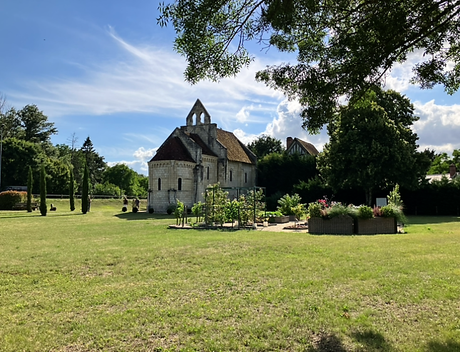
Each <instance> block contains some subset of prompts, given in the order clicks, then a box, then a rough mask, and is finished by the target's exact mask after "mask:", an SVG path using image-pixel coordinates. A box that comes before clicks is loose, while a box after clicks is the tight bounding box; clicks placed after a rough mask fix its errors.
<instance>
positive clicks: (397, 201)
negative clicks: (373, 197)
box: [388, 184, 404, 209]
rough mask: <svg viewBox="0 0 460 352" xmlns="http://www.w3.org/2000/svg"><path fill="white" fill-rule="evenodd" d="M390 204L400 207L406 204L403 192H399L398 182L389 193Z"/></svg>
mask: <svg viewBox="0 0 460 352" xmlns="http://www.w3.org/2000/svg"><path fill="white" fill-rule="evenodd" d="M388 205H392V206H395V207H398V208H401V209H402V208H403V206H404V204H403V201H402V199H401V194H400V193H399V185H398V184H396V186H395V187H394V188H393V190H392V191H391V192H390V194H389V195H388Z"/></svg>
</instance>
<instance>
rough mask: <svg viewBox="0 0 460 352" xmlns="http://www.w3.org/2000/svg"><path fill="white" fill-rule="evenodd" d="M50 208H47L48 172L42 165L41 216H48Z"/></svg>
mask: <svg viewBox="0 0 460 352" xmlns="http://www.w3.org/2000/svg"><path fill="white" fill-rule="evenodd" d="M47 211H48V208H47V206H46V172H45V166H44V165H43V164H42V167H41V169H40V214H41V215H42V216H46V212H47Z"/></svg>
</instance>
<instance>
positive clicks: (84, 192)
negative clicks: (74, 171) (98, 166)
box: [81, 163, 89, 214]
mask: <svg viewBox="0 0 460 352" xmlns="http://www.w3.org/2000/svg"><path fill="white" fill-rule="evenodd" d="M88 178H89V177H88V165H86V163H85V171H84V173H83V184H82V185H81V212H82V213H83V214H86V213H87V212H88V195H89V190H88V188H89V181H88Z"/></svg>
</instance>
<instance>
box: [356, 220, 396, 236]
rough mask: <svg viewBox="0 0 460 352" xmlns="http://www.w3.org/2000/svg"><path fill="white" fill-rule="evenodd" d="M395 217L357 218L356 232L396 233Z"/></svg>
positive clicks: (367, 233)
mask: <svg viewBox="0 0 460 352" xmlns="http://www.w3.org/2000/svg"><path fill="white" fill-rule="evenodd" d="M396 232H397V226H396V219H395V218H373V219H357V220H356V233H357V234H358V235H374V234H378V233H396Z"/></svg>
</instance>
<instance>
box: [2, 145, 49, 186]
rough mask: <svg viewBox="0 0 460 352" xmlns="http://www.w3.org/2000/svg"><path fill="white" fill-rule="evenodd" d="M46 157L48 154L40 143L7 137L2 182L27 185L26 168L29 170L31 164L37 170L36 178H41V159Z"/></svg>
mask: <svg viewBox="0 0 460 352" xmlns="http://www.w3.org/2000/svg"><path fill="white" fill-rule="evenodd" d="M45 159H46V156H45V155H44V154H43V152H42V151H41V149H40V146H39V145H38V144H35V143H31V142H27V141H24V140H20V139H16V138H8V139H5V140H4V141H3V155H2V184H4V185H10V186H13V185H26V184H27V173H26V172H25V170H27V167H28V166H31V167H32V170H33V171H34V172H36V176H37V177H36V179H40V178H39V170H40V161H44V160H45ZM6 170H7V171H8V172H6ZM37 193H38V185H37Z"/></svg>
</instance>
